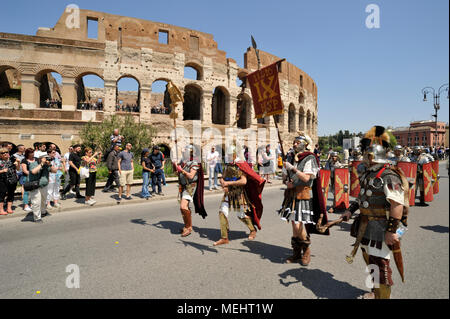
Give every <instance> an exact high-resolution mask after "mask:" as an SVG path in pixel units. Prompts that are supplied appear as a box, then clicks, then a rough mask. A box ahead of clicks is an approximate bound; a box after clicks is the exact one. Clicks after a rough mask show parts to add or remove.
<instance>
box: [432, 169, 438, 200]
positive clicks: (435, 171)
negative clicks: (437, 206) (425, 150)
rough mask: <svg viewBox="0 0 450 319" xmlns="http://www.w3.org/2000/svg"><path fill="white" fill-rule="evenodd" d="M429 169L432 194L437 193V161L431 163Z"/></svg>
mask: <svg viewBox="0 0 450 319" xmlns="http://www.w3.org/2000/svg"><path fill="white" fill-rule="evenodd" d="M431 168H432V169H433V171H432V172H431V173H432V174H433V194H437V193H439V161H433V162H431Z"/></svg>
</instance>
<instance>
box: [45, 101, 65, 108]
mask: <svg viewBox="0 0 450 319" xmlns="http://www.w3.org/2000/svg"><path fill="white" fill-rule="evenodd" d="M42 107H45V108H52V109H60V108H62V102H61V100H57V99H46V100H45V101H44V105H42Z"/></svg>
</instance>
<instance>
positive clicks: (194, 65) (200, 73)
mask: <svg viewBox="0 0 450 319" xmlns="http://www.w3.org/2000/svg"><path fill="white" fill-rule="evenodd" d="M186 68H192V69H194V70H195V71H196V72H197V76H196V78H195V79H192V80H197V81H202V80H203V66H201V65H200V64H198V63H196V62H188V63H186V64H185V65H184V70H185V71H186ZM184 78H185V79H186V74H185V75H184Z"/></svg>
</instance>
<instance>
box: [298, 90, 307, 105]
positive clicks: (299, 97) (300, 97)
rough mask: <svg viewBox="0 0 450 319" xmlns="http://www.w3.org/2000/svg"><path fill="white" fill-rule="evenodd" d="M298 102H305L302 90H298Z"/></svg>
mask: <svg viewBox="0 0 450 319" xmlns="http://www.w3.org/2000/svg"><path fill="white" fill-rule="evenodd" d="M298 103H300V104H304V103H305V96H304V95H303V92H300V94H299V96H298Z"/></svg>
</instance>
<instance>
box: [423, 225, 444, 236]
mask: <svg viewBox="0 0 450 319" xmlns="http://www.w3.org/2000/svg"><path fill="white" fill-rule="evenodd" d="M420 228H423V229H426V230H432V231H434V232H436V233H441V234H444V233H448V227H446V226H441V225H434V226H420Z"/></svg>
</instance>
